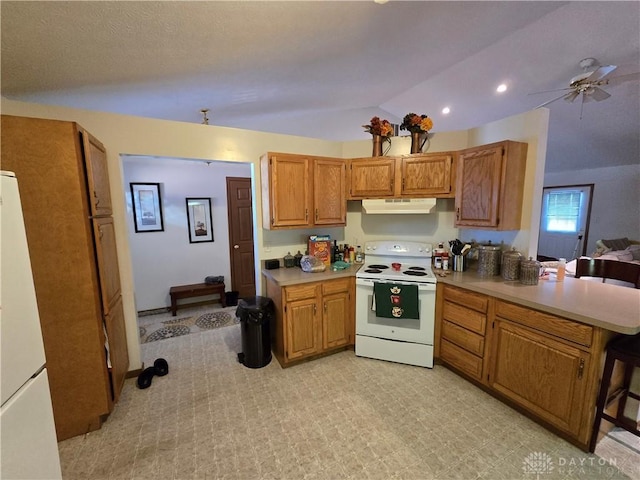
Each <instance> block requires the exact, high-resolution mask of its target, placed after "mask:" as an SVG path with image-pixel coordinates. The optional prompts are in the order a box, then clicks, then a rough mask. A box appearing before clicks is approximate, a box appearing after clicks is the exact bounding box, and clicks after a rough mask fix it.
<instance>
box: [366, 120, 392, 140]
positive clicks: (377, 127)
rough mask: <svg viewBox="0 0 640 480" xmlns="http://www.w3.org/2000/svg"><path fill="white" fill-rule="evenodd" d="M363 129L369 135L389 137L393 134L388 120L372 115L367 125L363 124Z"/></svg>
mask: <svg viewBox="0 0 640 480" xmlns="http://www.w3.org/2000/svg"><path fill="white" fill-rule="evenodd" d="M363 127H364V129H365V130H366V131H367V132H369V133H370V134H371V135H381V136H383V137H390V136H391V135H392V134H393V127H392V126H391V123H389V120H380V117H373V118H372V119H371V123H370V124H369V125H363Z"/></svg>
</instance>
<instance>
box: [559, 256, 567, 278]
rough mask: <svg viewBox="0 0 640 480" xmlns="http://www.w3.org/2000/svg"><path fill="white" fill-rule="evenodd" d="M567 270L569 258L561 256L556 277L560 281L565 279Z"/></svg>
mask: <svg viewBox="0 0 640 480" xmlns="http://www.w3.org/2000/svg"><path fill="white" fill-rule="evenodd" d="M566 272H567V259H566V258H561V259H559V260H558V273H556V279H557V280H558V281H559V282H562V281H563V280H564V275H565V273H566Z"/></svg>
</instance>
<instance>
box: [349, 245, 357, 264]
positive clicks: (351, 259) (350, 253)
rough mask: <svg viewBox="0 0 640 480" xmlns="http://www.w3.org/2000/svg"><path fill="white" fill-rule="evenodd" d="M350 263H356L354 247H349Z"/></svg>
mask: <svg viewBox="0 0 640 480" xmlns="http://www.w3.org/2000/svg"><path fill="white" fill-rule="evenodd" d="M349 263H356V249H355V248H353V245H351V246H350V247H349Z"/></svg>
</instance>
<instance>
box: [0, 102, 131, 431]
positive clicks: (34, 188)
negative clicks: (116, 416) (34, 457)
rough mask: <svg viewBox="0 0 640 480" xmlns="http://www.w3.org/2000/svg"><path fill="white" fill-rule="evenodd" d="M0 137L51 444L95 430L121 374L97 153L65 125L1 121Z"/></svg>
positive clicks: (123, 359)
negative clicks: (12, 178)
mask: <svg viewBox="0 0 640 480" xmlns="http://www.w3.org/2000/svg"><path fill="white" fill-rule="evenodd" d="M1 135H2V138H1V140H2V143H1V147H2V150H1V152H2V154H1V157H0V162H1V165H2V169H3V170H9V171H12V172H15V174H16V177H17V179H18V184H19V185H20V193H21V198H22V208H23V214H24V220H25V227H26V231H27V241H28V244H29V254H30V257H31V266H32V269H33V277H34V283H35V288H36V296H37V299H38V309H39V312H40V323H41V324H42V334H43V339H44V348H45V353H46V357H47V369H48V373H49V383H50V389H51V400H52V403H53V413H54V419H55V424H56V432H57V436H58V441H60V440H64V439H66V438H70V437H73V436H75V435H80V434H84V433H86V432H89V431H92V430H96V429H98V428H100V426H101V424H102V422H103V421H104V419H105V418H106V416H107V415H108V414H109V413H110V412H111V411H112V410H113V406H114V404H115V402H117V401H118V397H119V395H120V392H121V390H122V386H123V383H124V378H125V375H126V373H127V370H128V368H129V357H128V353H127V339H126V334H125V325H124V313H123V307H122V298H121V291H120V275H119V271H118V256H117V251H116V244H115V236H114V228H113V218H112V217H111V215H112V211H111V197H110V193H109V192H110V190H109V179H108V174H107V159H106V153H105V149H104V147H103V146H102V144H101V143H100V142H99V141H98V140H96V139H95V138H94V137H93V136H91V135H90V134H89V133H88V132H87V131H86V130H84V129H83V128H82V127H81V126H80V125H78V124H76V123H73V122H64V121H56V120H44V119H37V118H26V117H15V116H7V115H2V129H1ZM2 254H3V255H8V254H10V252H2Z"/></svg>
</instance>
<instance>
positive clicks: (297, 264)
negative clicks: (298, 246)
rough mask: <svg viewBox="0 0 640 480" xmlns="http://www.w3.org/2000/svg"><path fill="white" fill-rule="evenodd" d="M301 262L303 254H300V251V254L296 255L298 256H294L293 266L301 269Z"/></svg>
mask: <svg viewBox="0 0 640 480" xmlns="http://www.w3.org/2000/svg"><path fill="white" fill-rule="evenodd" d="M300 260H302V254H301V253H300V250H298V253H296V254H295V255H294V256H293V264H294V265H295V266H296V267H299V266H300Z"/></svg>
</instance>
